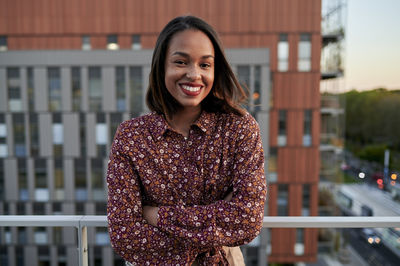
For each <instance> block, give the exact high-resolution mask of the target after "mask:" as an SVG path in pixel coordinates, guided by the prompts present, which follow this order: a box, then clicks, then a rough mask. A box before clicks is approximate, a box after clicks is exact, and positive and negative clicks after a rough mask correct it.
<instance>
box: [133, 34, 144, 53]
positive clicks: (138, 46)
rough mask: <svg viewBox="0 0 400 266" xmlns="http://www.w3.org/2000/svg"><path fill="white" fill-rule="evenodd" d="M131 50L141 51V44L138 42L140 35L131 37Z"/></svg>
mask: <svg viewBox="0 0 400 266" xmlns="http://www.w3.org/2000/svg"><path fill="white" fill-rule="evenodd" d="M132 49H133V50H140V49H142V44H141V41H140V35H138V34H134V35H132Z"/></svg>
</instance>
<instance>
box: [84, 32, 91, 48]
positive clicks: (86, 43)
mask: <svg viewBox="0 0 400 266" xmlns="http://www.w3.org/2000/svg"><path fill="white" fill-rule="evenodd" d="M91 48H92V46H91V44H90V36H88V35H84V36H82V50H90V49H91Z"/></svg>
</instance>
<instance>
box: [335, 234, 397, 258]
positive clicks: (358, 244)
mask: <svg viewBox="0 0 400 266" xmlns="http://www.w3.org/2000/svg"><path fill="white" fill-rule="evenodd" d="M343 236H344V237H345V238H346V239H347V240H348V243H349V244H350V245H351V246H352V247H353V249H354V250H355V251H356V252H357V253H358V254H359V255H360V256H361V257H362V258H363V259H364V261H365V262H366V263H368V265H374V266H398V265H399V264H400V262H399V258H398V257H397V256H396V255H395V254H393V253H392V252H391V251H390V250H389V249H388V248H386V247H385V246H384V245H377V246H371V245H370V244H369V243H367V241H365V239H363V238H361V229H359V228H350V229H348V228H347V229H343Z"/></svg>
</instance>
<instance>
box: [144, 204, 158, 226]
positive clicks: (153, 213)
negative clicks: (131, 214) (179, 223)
mask: <svg viewBox="0 0 400 266" xmlns="http://www.w3.org/2000/svg"><path fill="white" fill-rule="evenodd" d="M158 210H159V208H158V207H153V206H144V207H143V218H144V219H145V220H146V221H147V222H148V223H149V224H151V225H152V226H157V222H158Z"/></svg>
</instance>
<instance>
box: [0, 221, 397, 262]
mask: <svg viewBox="0 0 400 266" xmlns="http://www.w3.org/2000/svg"><path fill="white" fill-rule="evenodd" d="M35 226H37V227H73V228H76V229H77V238H78V247H77V248H78V254H79V255H78V260H79V264H78V265H79V266H87V265H88V242H87V239H88V237H87V228H88V227H107V218H106V216H64V215H19V216H18V215H2V216H0V227H35ZM263 228H400V217H398V216H390V217H377V216H374V217H359V216H343V217H342V216H330V217H317V216H313V217H305V216H290V217H283V216H266V217H264V223H263ZM265 259H266V255H265Z"/></svg>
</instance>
